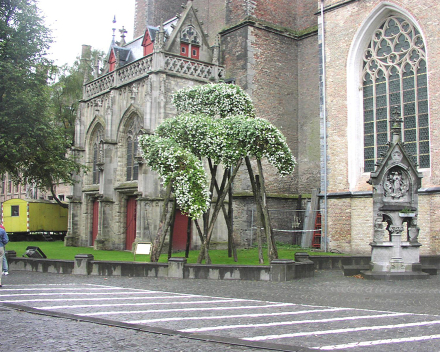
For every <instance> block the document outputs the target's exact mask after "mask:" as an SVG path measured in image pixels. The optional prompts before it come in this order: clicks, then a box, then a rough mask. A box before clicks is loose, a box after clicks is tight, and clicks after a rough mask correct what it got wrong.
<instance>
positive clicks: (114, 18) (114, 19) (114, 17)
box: [112, 15, 116, 46]
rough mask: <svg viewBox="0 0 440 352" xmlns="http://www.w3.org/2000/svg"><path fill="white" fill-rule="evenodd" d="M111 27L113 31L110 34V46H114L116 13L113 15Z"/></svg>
mask: <svg viewBox="0 0 440 352" xmlns="http://www.w3.org/2000/svg"><path fill="white" fill-rule="evenodd" d="M112 22H113V28H112V31H113V36H112V46H114V45H115V31H116V15H114V16H113V21H112Z"/></svg>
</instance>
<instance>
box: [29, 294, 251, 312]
mask: <svg viewBox="0 0 440 352" xmlns="http://www.w3.org/2000/svg"><path fill="white" fill-rule="evenodd" d="M175 298H176V297H175ZM243 301H246V300H245V299H239V298H237V299H222V300H211V301H190V302H182V301H173V302H137V303H117V304H76V305H71V306H47V307H34V308H37V309H45V310H50V309H72V308H94V307H127V306H157V305H172V304H179V305H185V304H206V303H229V302H243Z"/></svg>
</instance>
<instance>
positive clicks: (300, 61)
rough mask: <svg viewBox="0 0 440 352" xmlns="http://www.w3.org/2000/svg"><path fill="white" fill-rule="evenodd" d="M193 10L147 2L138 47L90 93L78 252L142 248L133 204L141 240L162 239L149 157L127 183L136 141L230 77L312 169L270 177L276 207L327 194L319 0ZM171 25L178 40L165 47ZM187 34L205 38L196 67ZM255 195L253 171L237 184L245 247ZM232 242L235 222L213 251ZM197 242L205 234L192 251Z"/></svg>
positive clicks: (73, 234)
mask: <svg viewBox="0 0 440 352" xmlns="http://www.w3.org/2000/svg"><path fill="white" fill-rule="evenodd" d="M181 4H182V1H181V0H167V1H151V0H137V1H136V5H135V28H134V33H135V35H134V36H135V39H134V40H133V41H132V42H131V43H127V44H124V45H122V44H121V46H119V45H118V43H114V44H113V45H112V47H111V48H110V52H109V59H108V60H109V63H108V64H107V65H106V66H104V70H103V72H104V74H103V75H101V76H99V77H97V78H96V79H95V80H94V81H92V82H88V83H86V84H85V87H84V99H83V101H82V102H81V108H80V113H79V116H78V120H77V126H76V135H77V136H78V138H77V145H76V153H77V155H78V157H79V158H81V159H82V160H83V162H84V163H85V164H86V165H88V166H89V167H90V172H89V173H87V174H84V175H78V181H79V182H78V183H77V184H76V185H75V186H74V188H73V192H72V196H71V197H70V205H71V206H70V224H69V234H68V236H67V239H66V243H67V244H69V245H85V246H89V245H93V246H95V247H96V248H103V249H125V248H130V243H129V242H130V241H132V239H129V238H128V237H127V236H128V235H127V233H128V228H129V224H128V220H127V216H128V215H127V214H128V213H129V212H130V210H129V208H130V205H129V204H130V200H131V199H133V198H135V199H136V241H151V239H152V236H153V235H154V234H155V232H156V229H157V226H158V219H159V215H160V212H161V210H160V207H161V200H162V196H163V192H164V191H163V189H162V187H161V183H160V181H159V180H158V178H157V176H156V175H155V174H154V173H153V172H151V170H149V168H148V167H147V166H146V165H144V164H142V162H141V160H140V159H136V161H138V162H140V163H139V165H138V167H137V172H138V178H137V179H130V177H128V179H127V173H128V172H131V171H133V170H134V169H132V170H131V171H127V170H128V169H127V168H130V165H128V161H127V150H128V149H127V148H128V147H129V142H128V140H129V138H130V136H131V135H133V134H134V135H136V133H137V132H138V131H139V130H140V129H142V130H143V131H144V132H146V133H154V130H155V129H156V127H157V126H158V125H159V124H160V123H161V122H162V121H163V120H164V119H166V118H167V117H170V116H174V115H175V113H176V112H175V109H174V107H173V105H172V94H173V92H175V91H177V90H178V89H180V88H183V87H186V86H190V85H194V84H206V83H209V82H212V81H216V80H219V79H225V80H226V81H232V82H235V83H236V84H238V85H240V86H241V87H242V88H243V89H245V90H246V91H247V92H248V93H249V94H250V95H251V97H252V98H253V100H254V103H255V106H256V110H257V115H258V116H261V117H264V118H267V119H268V120H269V121H271V122H272V123H274V124H275V125H276V126H277V127H278V128H279V129H280V130H281V131H282V132H283V133H284V134H285V136H286V138H287V141H288V143H289V146H290V148H291V149H292V151H293V154H294V155H295V157H297V159H298V160H299V161H300V164H301V166H300V167H298V168H297V169H296V171H295V173H294V174H293V175H292V176H290V177H285V178H281V177H279V176H278V175H276V172H275V169H273V168H271V167H267V168H266V171H265V172H266V174H265V177H266V180H267V187H268V192H269V195H270V198H269V199H270V200H269V202H270V204H271V207H273V208H276V209H279V210H280V211H287V210H288V211H292V210H294V209H296V208H298V207H301V204H300V203H298V201H297V198H298V194H301V193H306V194H310V193H311V190H312V189H316V188H317V187H318V186H319V172H317V167H318V165H319V148H318V147H316V145H317V144H316V143H317V141H318V140H319V104H318V103H317V102H318V99H319V91H318V86H319V77H318V76H317V75H314V74H313V73H314V72H316V71H317V68H318V64H319V63H318V58H319V55H318V46H317V45H316V42H317V40H316V39H317V27H316V23H315V22H316V17H315V15H314V12H315V11H316V10H317V6H316V1H315V0H307V1H304V0H301V1H300V0H297V1H293V2H292V1H287V0H277V1H251V0H233V1H229V0H228V1H224V0H194V1H188V2H187V4H186V5H185V7H184V8H183V10H182V7H181ZM178 13H180V14H179V15H177V16H176V14H178ZM175 16H176V17H175ZM164 19H170V20H168V21H165V22H163V21H164ZM161 22H163V35H164V37H165V39H166V40H165V43H164V44H163V45H158V44H159V41H158V40H157V38H158V36H159V35H160V24H161ZM187 25H193V26H194V28H195V29H196V31H197V32H198V34H199V38H200V40H201V45H200V57H199V58H198V59H196V60H192V59H190V58H183V57H182V56H181V55H180V54H181V52H180V50H181V48H180V44H179V40H178V39H179V36H180V35H181V31H182V30H183V28H184V27H185V26H187ZM147 26H148V27H147ZM147 28H149V35H152V36H153V37H154V36H155V39H156V40H155V42H154V52H153V53H152V54H148V55H146V56H143V55H142V47H141V44H142V43H143V42H144V41H145V37H144V35H145V33H146V29H147ZM153 39H154V38H153ZM217 45H218V47H217ZM112 53H113V55H114V58H115V59H114V62H115V63H114V65H115V66H114V67H113V68H112V66H111V63H110V61H111V55H112ZM301 79H302V80H307V81H308V88H307V89H305V90H301V89H299V87H300V83H299V82H300V80H301ZM300 128H301V129H302V131H303V133H300V132H299V129H300ZM312 139H315V141H314V142H313V141H312ZM243 170H244V168H243ZM250 190H251V186H250V183H249V179H248V176H247V173H245V172H244V171H242V172H241V174H239V175H238V177H237V178H236V182H235V183H234V194H235V196H234V204H233V206H234V236H235V239H236V242H237V244H239V245H247V244H248V242H249V238H248V237H249V236H248V235H246V234H248V233H249V231H250V228H251V226H252V224H251V221H250V219H249V214H251V213H252V209H253V208H254V207H255V205H254V204H253V202H252V201H251V200H250V199H251V198H250V197H249V195H250ZM300 199H301V198H300ZM286 209H287V210H286ZM286 222H289V220H288V219H286ZM193 232H195V231H193ZM226 235H227V232H226V227H225V224H224V222H223V221H219V222H218V225H217V231H216V233H215V237H214V239H213V242H214V243H218V244H222V243H225V242H226V240H227V237H226ZM283 236H284V237H286V235H283ZM286 240H287V241H289V239H288V238H287V239H286ZM197 244H198V236H195V233H193V234H192V245H193V246H197Z"/></svg>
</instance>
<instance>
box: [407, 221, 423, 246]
mask: <svg viewBox="0 0 440 352" xmlns="http://www.w3.org/2000/svg"><path fill="white" fill-rule="evenodd" d="M419 232H420V227H418V226H417V219H416V218H413V219H411V223H408V241H409V242H410V243H417V242H419V239H418V238H419Z"/></svg>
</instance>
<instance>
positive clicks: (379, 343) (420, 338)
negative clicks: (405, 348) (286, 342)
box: [310, 335, 440, 351]
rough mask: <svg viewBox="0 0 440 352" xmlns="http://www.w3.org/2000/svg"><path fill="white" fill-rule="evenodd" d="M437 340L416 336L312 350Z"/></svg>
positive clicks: (320, 348)
mask: <svg viewBox="0 0 440 352" xmlns="http://www.w3.org/2000/svg"><path fill="white" fill-rule="evenodd" d="M436 339H440V335H426V336H414V337H401V338H398V339H384V340H374V341H360V342H352V343H347V344H341V345H329V346H319V347H310V348H312V349H314V350H324V351H333V350H341V349H347V348H354V347H368V346H378V345H386V344H393V343H403V342H416V341H426V340H436Z"/></svg>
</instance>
